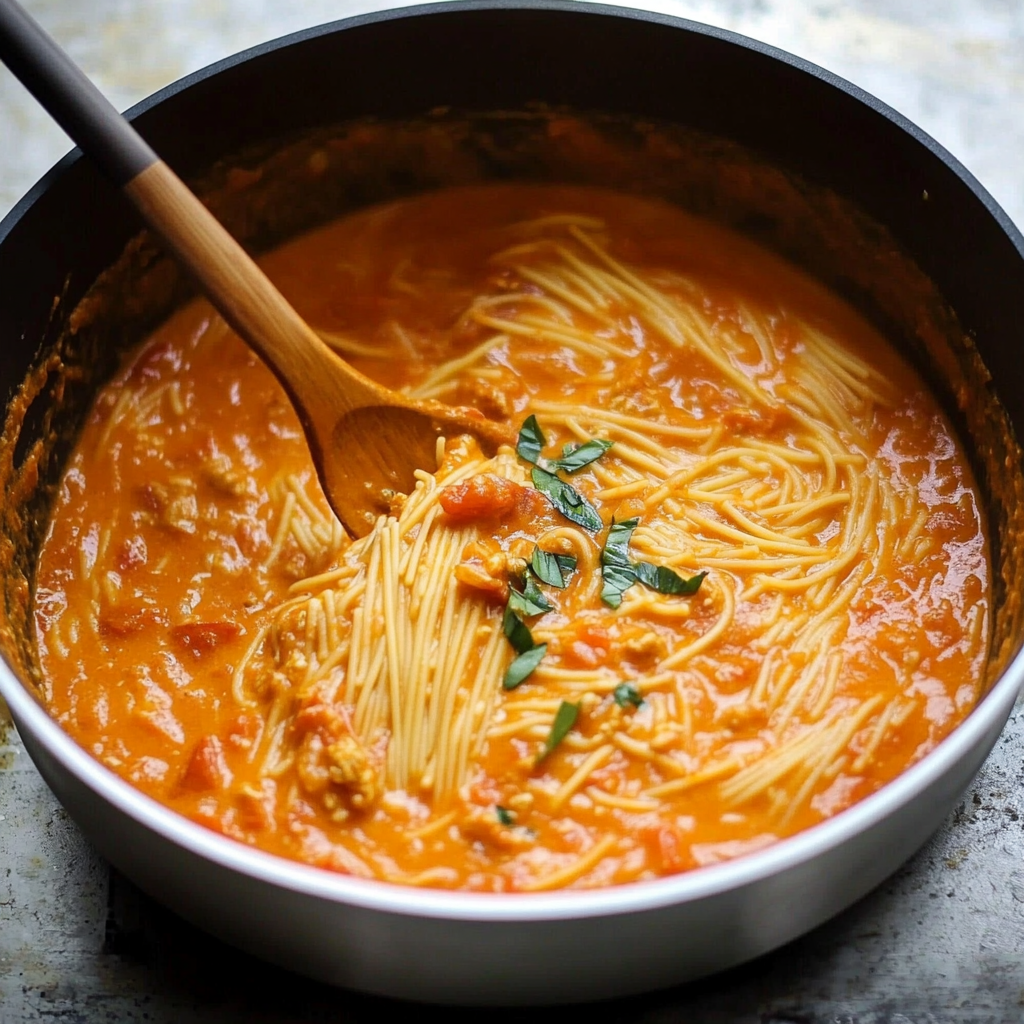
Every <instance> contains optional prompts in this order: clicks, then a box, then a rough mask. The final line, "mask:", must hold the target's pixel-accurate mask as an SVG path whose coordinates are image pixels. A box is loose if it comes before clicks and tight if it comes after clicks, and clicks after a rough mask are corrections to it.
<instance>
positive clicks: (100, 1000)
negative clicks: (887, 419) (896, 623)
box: [0, 0, 1024, 1024]
mask: <svg viewBox="0 0 1024 1024" xmlns="http://www.w3.org/2000/svg"><path fill="white" fill-rule="evenodd" d="M26 6H27V7H29V9H30V10H31V11H32V12H33V13H34V14H35V15H36V16H37V17H38V18H39V19H40V21H42V22H43V23H44V25H45V26H46V27H47V28H48V29H49V30H50V31H51V32H53V34H54V35H55V36H56V37H57V38H58V39H59V40H60V41H61V42H62V43H63V44H64V45H65V46H66V47H67V48H68V49H69V50H70V51H71V53H72V54H73V56H74V57H75V58H76V59H77V60H78V61H79V62H80V63H81V64H82V66H83V67H84V68H85V69H86V71H87V72H88V73H89V74H90V75H91V76H92V77H93V79H94V80H95V81H96V82H97V83H98V84H99V85H100V86H101V87H102V88H103V90H104V91H105V92H106V93H107V95H108V96H109V97H110V98H111V99H112V100H113V101H114V103H115V104H116V105H117V106H119V107H121V108H124V107H127V106H129V105H131V104H132V103H134V102H136V101H137V100H139V99H141V98H142V97H144V96H145V95H147V94H149V93H151V92H152V91H154V90H155V89H158V88H160V87H161V86H163V85H165V84H167V83H168V82H170V81H173V80H174V79H176V78H178V77H180V76H181V75H183V74H186V73H187V72H189V71H192V70H195V69H197V68H200V67H203V66H205V65H206V64H209V63H211V62H212V61H215V60H217V59H219V58H221V57H223V56H226V55H228V54H230V53H233V52H235V51H237V50H240V49H243V48H245V47H247V46H250V45H253V44H255V43H258V42H260V41H263V40H265V39H269V38H273V37H275V36H278V35H282V34H284V33H287V32H290V31H294V30H296V29H299V28H302V27H304V26H306V25H312V24H316V23H319V22H324V21H330V20H333V19H335V18H339V17H343V16H346V15H348V14H352V13H357V12H359V11H362V10H367V9H371V8H372V7H373V6H375V5H374V4H373V3H367V2H363V0H359V2H355V3H353V2H349V0H333V2H332V0H303V2H302V3H301V4H298V3H295V4H293V3H288V2H286V0H202V2H201V0H26ZM645 6H649V7H651V8H653V9H657V10H661V11H665V12H670V13H674V14H681V15H683V16H684V17H690V18H693V19H695V20H698V21H705V22H709V23H712V24H715V25H719V26H722V27H724V28H729V29H733V30H735V31H738V32H742V33H744V34H746V35H749V36H753V37H755V38H759V39H762V40H764V41H766V42H769V43H772V44H774V45H777V46H780V47H782V48H784V49H787V50H789V51H791V52H793V53H796V54H798V55H800V56H803V57H805V58H807V59H809V60H811V61H813V62H814V63H817V64H820V65H822V66H823V67H826V68H828V69H830V70H831V71H833V72H835V73H836V74H839V75H841V76H842V77H844V78H847V79H849V80H851V81H853V82H855V83H856V84H858V85H860V86H861V87H863V88H864V89H866V90H868V91H869V92H872V93H874V94H875V95H877V96H879V97H880V98H881V99H883V100H885V101H886V102H888V103H890V104H891V105H892V106H894V107H895V108H896V109H897V110H899V111H900V112H901V113H903V114H904V115H906V116H907V117H909V118H910V119H911V120H913V121H915V122H916V123H917V124H919V125H920V126H921V127H922V128H924V129H925V130H926V131H927V132H928V133H929V134H931V135H932V136H934V137H935V138H936V139H937V140H938V141H939V142H940V143H942V144H943V145H944V146H946V147H947V148H948V149H949V150H951V151H952V152H953V153H955V154H956V155H957V156H958V158H959V159H960V160H961V161H962V162H963V163H964V164H965V165H966V166H967V168H968V169H969V170H971V171H972V172H973V173H974V174H975V175H976V176H977V177H978V178H979V179H980V180H981V182H982V184H984V185H985V187H986V188H988V189H989V191H990V192H991V193H992V194H993V195H994V197H995V198H996V199H997V201H999V202H1000V203H1001V204H1002V205H1003V207H1004V208H1005V209H1006V211H1007V213H1008V214H1009V215H1010V216H1011V218H1013V219H1014V220H1015V221H1016V223H1018V224H1024V171H1022V170H1021V168H1024V4H1020V3H1017V2H1014V0H930V2H929V3H924V2H921V0H849V2H846V3H839V2H835V0H821V2H818V3H816V4H813V5H812V4H808V3H807V2H806V0H692V2H683V0H680V2H669V0H664V2H660V3H659V2H657V0H651V2H650V3H648V4H646V5H645ZM68 148H69V144H68V142H67V140H66V139H65V138H64V136H63V135H62V133H61V132H60V131H59V129H57V128H55V127H54V126H53V125H52V124H51V123H50V121H49V120H48V118H47V117H46V115H45V114H43V113H42V112H41V111H40V110H39V109H38V108H37V107H36V105H35V103H34V101H32V100H31V98H30V97H28V95H27V94H26V93H25V92H24V91H23V90H22V89H21V87H20V86H19V85H18V84H17V83H15V82H14V81H13V80H12V79H11V78H10V76H9V75H7V74H6V73H5V72H4V71H3V69H0V215H3V214H5V213H6V212H7V211H8V210H9V209H10V208H11V207H12V206H13V205H14V203H15V202H16V201H17V200H18V199H19V197H20V196H21V195H23V194H24V193H25V192H26V191H27V190H28V189H29V188H30V187H31V185H32V183H33V182H34V181H35V180H36V179H37V178H38V177H39V176H40V175H41V174H42V173H43V172H44V171H45V170H46V169H47V168H48V167H49V166H50V165H51V164H52V163H54V162H55V161H56V160H57V159H58V158H59V157H60V156H61V155H62V154H63V153H64V152H65V151H66V150H67V149H68ZM2 288H3V283H2V282H0V296H2ZM6 723H7V720H6V717H5V714H4V712H3V709H2V708H0V1024H21V1022H37V1021H55V1022H62V1024H71V1022H76V1024H77V1022H82V1024H93V1022H98V1021H125V1022H135V1021H149V1022H155V1024H163V1022H168V1024H169V1022H172V1021H196V1022H199V1024H214V1022H217V1024H234V1022H243V1021H245V1022H249V1021H256V1022H268V1024H269V1022H285V1021H287V1022H290V1024H306V1022H326V1021H345V1022H347V1024H349V1022H350V1024H361V1022H363V1021H367V1022H369V1021H371V1020H377V1019H379V1018H380V1017H381V1016H382V1015H383V1014H384V1012H386V1011H387V1010H388V1009H392V1007H390V1006H389V1005H388V1004H387V1003H386V1002H384V1001H383V1000H377V999H370V998H365V997H360V996H355V995H352V994H350V993H344V992H337V991H334V990H330V989H326V988H324V987H322V986H319V985H314V984H312V983H309V982H306V981H304V980H302V979H299V978H296V977H294V976H291V975H288V974H285V973H284V972H280V971H276V970H274V969H270V968H266V967H265V966H263V965H260V964H256V963H255V962H254V961H252V960H250V959H249V958H247V957H245V956H243V955H242V954H239V953H236V952H234V951H232V950H230V949H226V948H225V947H223V946H221V945H220V944H218V943H216V942H215V941H214V940H212V939H209V938H207V937H205V936H203V935H201V934H200V933H198V932H196V931H195V930H194V929H192V928H190V927H188V926H187V925H185V924H183V923H181V922H179V921H177V920H176V919H175V918H174V917H173V916H172V915H170V914H169V913H168V912H167V911H165V910H163V909H162V908H160V907H158V906H157V905H155V904H153V903H152V902H151V901H149V900H148V899H146V898H144V897H142V896H141V895H140V894H139V893H138V892H137V891H136V890H135V889H134V888H133V887H132V886H131V885H130V884H129V883H127V882H126V881H124V880H123V879H121V878H120V877H118V876H116V875H114V876H111V875H110V873H109V870H108V869H107V867H106V865H105V864H103V862H102V861H100V860H99V858H98V857H97V856H96V855H95V854H94V853H93V852H92V851H91V850H90V849H89V848H88V846H87V845H86V844H85V843H84V842H83V840H82V839H81V837H80V836H79V834H78V832H77V830H76V829H75V827H74V826H73V825H72V824H71V823H70V822H69V821H68V819H67V817H66V815H65V813H64V812H63V810H62V809H61V808H60V807H59V806H58V805H57V803H56V802H55V801H54V799H53V798H52V797H51V796H50V794H49V792H48V790H47V789H46V787H45V786H44V784H43V782H42V781H41V779H40V778H39V776H38V775H37V774H36V772H35V770H34V769H33V767H32V766H31V764H30V763H29V761H28V759H27V757H26V755H25V753H24V751H23V749H22V748H21V747H20V745H19V743H18V740H17V737H16V736H15V735H14V734H13V730H11V729H9V728H7V724H6ZM1022 769H1024V713H1022V711H1021V709H1020V707H1018V711H1017V713H1016V714H1015V715H1014V716H1013V718H1012V719H1011V721H1010V723H1009V725H1008V726H1007V729H1006V731H1005V733H1004V734H1003V737H1002V738H1001V740H1000V742H999V743H998V745H997V747H996V749H995V751H994V752H993V754H992V756H991V757H990V759H989V761H988V763H987V764H986V765H985V767H984V769H983V770H982V773H981V774H980V776H979V777H978V779H977V780H976V782H975V784H974V786H973V787H972V789H971V791H970V792H969V793H968V794H967V796H966V797H965V799H964V801H963V802H962V804H961V805H960V806H959V807H958V809H957V811H956V812H955V814H954V815H953V816H952V817H951V819H950V820H949V821H948V822H947V823H946V824H945V826H944V827H943V829H942V830H941V831H940V833H939V834H938V835H937V836H936V837H935V838H934V839H933V840H932V842H931V843H930V844H929V845H928V846H927V847H926V848H925V849H924V850H923V851H922V852H921V853H920V854H919V855H918V856H917V857H916V858H914V860H912V861H911V862H910V863H909V864H908V865H907V866H906V867H904V868H903V869H902V870H901V871H900V872H899V873H898V874H897V875H896V876H894V877H893V878H892V879H890V880H889V881H888V882H887V883H886V884H885V885H884V886H882V887H881V888H880V889H879V890H878V891H876V892H875V893H873V894H872V895H871V896H869V897H868V898H867V899H865V900H863V901H862V902H861V903H859V904H858V905H857V906H856V907H854V908H853V909H852V910H850V911H848V912H847V913H845V914H844V915H842V916H841V917H839V918H837V919H836V920H835V921H833V922H830V923H829V924H828V925H826V926H824V927H823V928H821V929H819V930H818V931H816V932H814V933H812V934H811V935H809V936H807V937H805V938H804V939H802V940H800V941H798V942H796V943H794V944H792V945H790V946H788V947H786V948H785V949H783V950H780V951H778V952H777V953H774V954H772V955H771V956H768V957H765V958H763V959H761V960H759V961H757V962H756V963H754V964H750V965H747V966H746V967H743V968H740V969H737V970H735V971H732V972H730V973H729V974H727V975H725V976H721V977H717V978H713V979H710V980H708V981H705V982H703V983H701V984H699V985H695V986H690V987H687V988H686V989H682V990H676V991H673V992H669V993H660V994H656V995H652V996H649V997H646V998H642V999H633V1000H629V1001H626V1002H622V1003H610V1004H604V1005H602V1006H601V1007H599V1008H596V1009H595V1010H594V1014H595V1015H596V1016H597V1017H599V1018H600V1019H601V1020H604V1021H622V1022H626V1021H630V1022H644V1024H677V1022H678V1024H683V1022H686V1024H690V1022H692V1024H740V1022H744V1024H746V1022H750V1024H826V1022H827V1024H833V1022H834V1024H974V1022H978V1024H982V1022H985V1024H988V1022H999V1024H1002V1022H1007V1024H1009V1022H1018V1021H1022V1020H1024V791H1022V789H1021V786H1020V780H1021V777H1022ZM398 1010H399V1012H403V1011H405V1012H408V1008H407V1007H399V1008H398ZM568 1013H569V1011H566V1010H558V1011H529V1012H525V1011H524V1012H507V1013H504V1012H495V1011H488V1012H487V1018H488V1020H491V1021H502V1022H503V1021H510V1020H519V1019H520V1018H521V1019H524V1020H525V1019H527V1018H529V1019H530V1020H531V1021H537V1020H538V1019H541V1020H549V1019H550V1020H551V1021H555V1020H558V1021H562V1020H564V1019H566V1017H567V1015H568ZM448 1016H449V1019H455V1020H457V1021H467V1022H468V1021H470V1020H475V1019H476V1018H477V1016H478V1014H477V1013H472V1012H470V1011H458V1012H453V1013H451V1014H449V1015H448Z"/></svg>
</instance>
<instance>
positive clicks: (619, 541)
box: [601, 516, 640, 565]
mask: <svg viewBox="0 0 1024 1024" xmlns="http://www.w3.org/2000/svg"><path fill="white" fill-rule="evenodd" d="M639 525H640V520H639V519H638V518H637V517H636V516H634V517H633V518H632V519H623V520H621V521H620V522H617V523H616V522H613V523H612V525H611V527H609V529H608V539H607V540H606V541H605V542H604V550H603V551H602V552H601V564H602V565H632V564H633V563H632V562H630V560H629V541H630V538H631V537H632V536H633V531H634V530H635V529H636V528H637V527H638V526H639Z"/></svg>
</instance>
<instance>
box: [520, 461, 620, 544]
mask: <svg viewBox="0 0 1024 1024" xmlns="http://www.w3.org/2000/svg"><path fill="white" fill-rule="evenodd" d="M530 476H531V477H532V479H533V486H534V487H536V488H537V490H538V491H540V492H541V493H542V494H546V495H547V496H548V498H549V499H550V501H551V504H552V505H554V506H555V508H556V509H558V511H559V512H561V513H562V515H563V516H565V518H566V519H568V520H569V522H571V523H575V524H576V525H577V526H582V527H583V529H585V530H590V531H591V532H596V531H597V530H600V529H601V527H602V526H603V525H604V523H602V522H601V517H600V516H599V515H598V514H597V509H596V508H594V506H593V505H591V504H590V502H589V501H587V499H586V498H584V497H583V495H582V494H580V492H579V491H577V490H576V488H575V487H571V486H570V485H569V484H567V483H566V482H565V481H564V480H559V479H558V477H557V476H555V475H554V473H549V472H548V471H547V470H546V469H541V468H540V466H534V467H533V469H532V470H531V472H530Z"/></svg>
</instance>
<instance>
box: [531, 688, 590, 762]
mask: <svg viewBox="0 0 1024 1024" xmlns="http://www.w3.org/2000/svg"><path fill="white" fill-rule="evenodd" d="M579 713H580V706H579V704H570V703H569V702H568V701H567V700H563V701H562V703H561V704H559V705H558V710H557V711H556V712H555V720H554V721H553V722H552V723H551V732H549V733H548V738H547V739H546V740H545V741H544V746H543V748H542V749H541V752H540V753H539V754H538V755H537V760H536V761H535V762H534V763H535V764H540V763H541V761H543V760H544V758H545V757H547V756H548V754H550V753H551V751H552V750H554V749H555V747H557V746H558V744H559V743H561V742H562V740H564V739H565V737H566V736H567V735H568V734H569V730H570V729H571V728H572V727H573V726H574V725H575V724H576V717H577V716H578V715H579Z"/></svg>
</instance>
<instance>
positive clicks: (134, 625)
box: [99, 603, 160, 640]
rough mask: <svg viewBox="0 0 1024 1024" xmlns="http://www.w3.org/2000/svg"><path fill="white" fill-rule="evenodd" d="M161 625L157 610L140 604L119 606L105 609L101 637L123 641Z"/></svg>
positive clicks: (101, 620) (100, 623) (101, 615)
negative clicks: (110, 637)
mask: <svg viewBox="0 0 1024 1024" xmlns="http://www.w3.org/2000/svg"><path fill="white" fill-rule="evenodd" d="M159 624H160V615H159V613H158V612H157V610H156V609H155V608H152V607H150V606H149V605H145V604H138V603H126V604H118V605H114V606H113V607H111V608H105V609H104V610H103V611H102V612H101V613H100V617H99V630H100V635H101V636H112V637H117V638H118V639H121V640H123V639H124V638H125V637H128V636H132V635H134V634H135V633H140V632H142V630H144V629H149V628H151V627H153V626H156V625H159Z"/></svg>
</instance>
